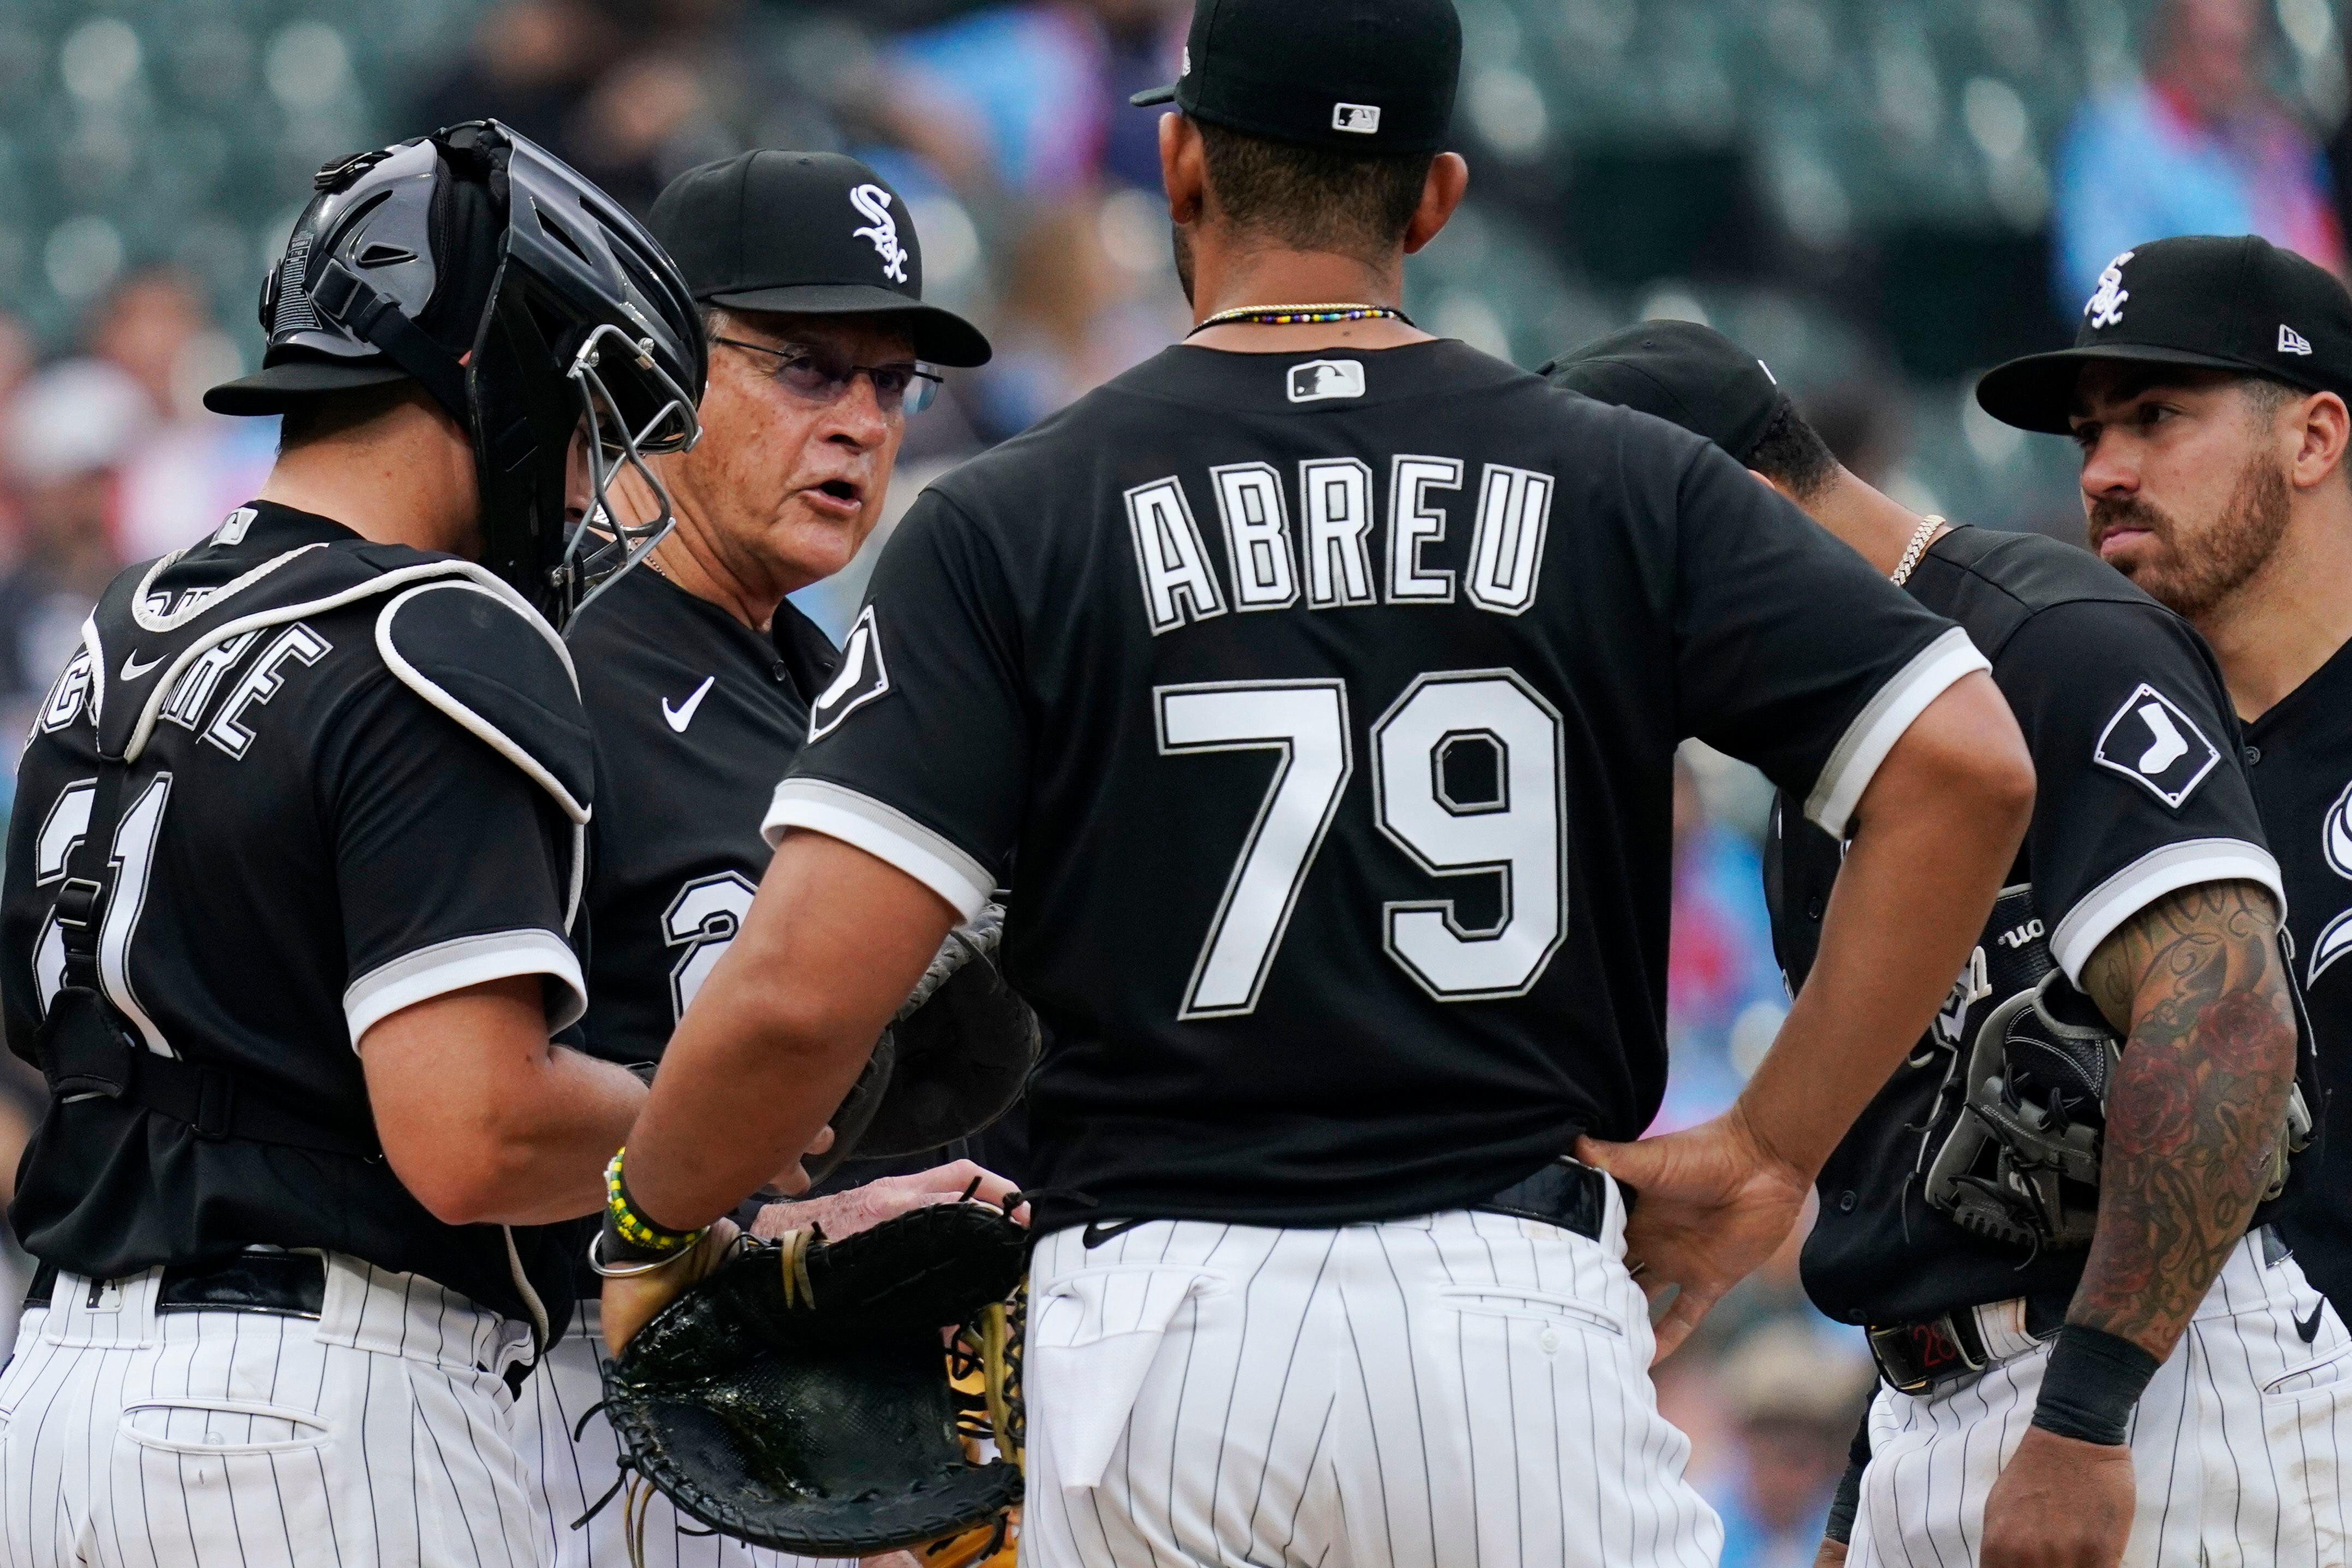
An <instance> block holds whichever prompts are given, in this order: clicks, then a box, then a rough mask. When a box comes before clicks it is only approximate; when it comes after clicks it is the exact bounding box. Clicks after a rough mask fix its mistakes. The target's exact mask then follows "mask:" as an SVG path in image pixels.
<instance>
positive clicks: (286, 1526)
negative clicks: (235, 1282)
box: [0, 1255, 548, 1568]
mask: <svg viewBox="0 0 2352 1568" xmlns="http://www.w3.org/2000/svg"><path fill="white" fill-rule="evenodd" d="M161 1274H162V1270H148V1271H147V1272H146V1273H144V1274H139V1275H134V1276H131V1278H128V1279H125V1280H121V1281H112V1282H110V1283H109V1284H106V1285H103V1286H101V1287H100V1289H99V1290H98V1291H96V1292H93V1291H91V1288H90V1284H89V1281H86V1280H82V1279H79V1278H77V1277H75V1276H73V1275H66V1276H64V1277H62V1278H61V1279H59V1281H58V1287H57V1290H56V1291H55V1292H54V1293H53V1294H52V1295H51V1297H50V1305H49V1306H48V1307H47V1309H46V1310H38V1309H37V1310H34V1311H30V1312H26V1314H25V1319H24V1322H23V1323H22V1325H21V1326H20V1327H19V1329H18V1331H17V1335H16V1354H15V1355H14V1356H13V1357H12V1358H11V1360H10V1361H9V1363H8V1365H7V1369H6V1371H5V1373H0V1568H294V1565H296V1564H300V1565H301V1568H320V1565H321V1564H326V1565H331V1568H545V1564H546V1563H547V1562H548V1559H546V1558H545V1557H544V1556H542V1555H541V1552H542V1546H543V1542H544V1532H543V1531H541V1530H539V1529H538V1528H536V1525H535V1522H534V1519H533V1515H532V1511H531V1505H530V1495H529V1493H528V1492H527V1491H526V1490H525V1489H524V1484H523V1481H524V1478H523V1471H522V1466H521V1463H520V1460H519V1459H518V1458H517V1457H516V1455H515V1451H514V1448H513V1445H512V1441H511V1427H512V1421H513V1407H512V1403H511V1401H510V1400H509V1397H508V1394H507V1387H506V1384H505V1382H504V1381H503V1380H502V1379H501V1378H500V1376H499V1369H500V1368H503V1367H505V1366H506V1365H507V1364H509V1363H510V1362H512V1361H513V1360H515V1359H517V1358H519V1357H522V1356H527V1355H528V1354H530V1330H529V1328H528V1327H527V1326H525V1325H523V1324H520V1323H517V1322H511V1321H509V1320H508V1319H505V1318H502V1317H499V1316H498V1315H497V1314H495V1313H492V1312H485V1311H484V1310H482V1309H481V1308H479V1307H477V1306H475V1305H474V1304H473V1303H472V1302H471V1301H468V1300H467V1299H466V1298H465V1297H463V1296H460V1295H458V1294H457V1293H456V1292H455V1291H445V1290H444V1289H442V1288H441V1287H440V1286H438V1285H436V1284H434V1283H433V1282H431V1281H427V1280H425V1279H422V1278H419V1277H418V1276H416V1275H414V1274H394V1273H392V1272H389V1271H387V1270H379V1269H375V1268H373V1267H372V1266H371V1265H369V1264H366V1263H362V1262H359V1261H357V1260H352V1259H347V1258H343V1257H341V1256H334V1255H331V1256H330V1257H329V1259H328V1262H327V1290H326V1300H325V1303H324V1309H323V1311H322V1312H320V1317H319V1319H318V1321H317V1322H312V1321H310V1319H307V1318H292V1317H280V1316H276V1315H273V1314H268V1313H263V1312H161V1313H159V1312H155V1311H154V1301H155V1293H156V1288H157V1284H158V1282H159V1280H160V1278H161ZM93 1297H94V1300H93Z"/></svg>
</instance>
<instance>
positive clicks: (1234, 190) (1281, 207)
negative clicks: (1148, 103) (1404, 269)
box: [1192, 120, 1437, 260]
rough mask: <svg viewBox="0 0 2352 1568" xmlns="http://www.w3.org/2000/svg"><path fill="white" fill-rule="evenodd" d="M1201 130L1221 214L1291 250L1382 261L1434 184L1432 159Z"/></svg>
mask: <svg viewBox="0 0 2352 1568" xmlns="http://www.w3.org/2000/svg"><path fill="white" fill-rule="evenodd" d="M1192 123H1193V124H1195V125H1197V126H1199V127H1200V130H1201V144H1202V152H1204V153H1205V155H1206V157H1207V160H1208V165H1209V189H1210V190H1211V192H1213V200H1214V202H1215V204H1216V206H1217V209H1218V211H1219V212H1221V213H1222V214H1223V215H1224V217H1225V219H1226V220H1227V221H1228V222H1230V223H1231V224H1233V225H1234V226H1235V227H1236V228H1242V229H1249V230H1254V231H1255V232H1257V233H1260V234H1264V235H1270V236H1272V237H1273V238H1275V239H1276V240H1279V241H1281V242H1282V243H1283V244H1284V245H1285V246H1289V247H1290V248H1292V249H1294V250H1323V251H1334V252H1337V253H1339V255H1342V256H1355V257H1358V258H1360V259H1363V260H1384V259H1386V257H1387V256H1388V254H1389V253H1390V251H1391V250H1392V249H1393V248H1394V247H1395V246H1396V245H1397V243H1398V242H1399V241H1400V240H1402V238H1403V237H1404V231H1405V225H1407V224H1409V223H1411V222H1412V214H1413V209H1414V208H1416V207H1418V206H1419V205H1420V204H1421V193H1422V188H1423V186H1424V185H1426V184H1427V183H1428V182H1429V166H1430V164H1431V163H1432V162H1434V161H1435V160H1436V157H1437V155H1436V154H1435V153H1433V152H1401V153H1396V152H1392V153H1379V154H1374V155H1372V156H1370V157H1361V156H1358V155H1355V154H1352V153H1346V152H1328V151H1327V150H1325V149H1323V148H1320V147H1302V146H1298V145H1297V144H1295V143H1292V142H1288V141H1269V140H1267V139H1266V138H1265V137H1262V136H1252V135H1250V134H1248V133H1247V132H1246V131H1235V130H1234V129H1233V128H1232V127H1230V126H1224V125H1213V124H1210V123H1209V122H1208V121H1206V120H1194V121H1193V122H1192Z"/></svg>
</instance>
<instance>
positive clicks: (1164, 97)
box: [1127, 81, 1176, 109]
mask: <svg viewBox="0 0 2352 1568" xmlns="http://www.w3.org/2000/svg"><path fill="white" fill-rule="evenodd" d="M1127 101H1128V104H1129V107H1131V108H1135V109H1150V107H1151V106H1152V105H1153V104H1156V103H1173V102H1175V101H1176V84H1175V83H1174V82H1172V81H1171V82H1170V83H1169V84H1168V85H1167V86H1166V87H1153V88H1146V89H1143V90H1142V91H1141V92H1139V93H1137V94H1136V95H1135V96H1134V97H1132V98H1130V99H1128V100H1127Z"/></svg>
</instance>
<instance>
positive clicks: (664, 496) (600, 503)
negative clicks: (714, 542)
mask: <svg viewBox="0 0 2352 1568" xmlns="http://www.w3.org/2000/svg"><path fill="white" fill-rule="evenodd" d="M608 353H617V354H622V355H625V356H626V357H627V359H628V360H629V361H630V362H631V363H632V364H633V366H634V367H635V370H636V371H638V372H639V373H641V374H645V375H648V376H650V377H652V378H653V380H654V382H655V383H656V385H658V386H659V387H660V389H661V391H662V393H663V395H664V396H665V397H666V398H667V402H664V403H663V404H662V406H661V407H660V408H659V409H657V410H656V411H655V413H654V415H653V417H652V418H650V419H648V420H647V421H646V423H645V426H644V428H643V429H640V430H634V431H633V430H631V429H630V428H629V422H628V419H627V416H626V415H625V413H623V412H622V410H621V405H620V402H619V401H618V400H617V399H616V398H614V395H613V392H612V389H611V388H610V387H608V386H606V385H605V383H604V377H603V375H602V374H600V373H599V371H598V367H599V366H600V365H601V364H602V363H603V361H604V355H606V354H608ZM565 373H566V375H567V376H568V377H569V379H570V380H571V382H572V390H573V391H574V392H575V393H576V394H577V395H578V397H579V399H580V407H581V411H582V413H583V416H584V417H585V421H586V434H587V444H588V483H589V501H588V509H587V511H586V513H585V514H584V515H583V517H581V519H580V521H579V522H577V523H574V524H572V528H571V532H570V537H569V538H567V539H566V540H565V543H564V550H563V561H562V565H560V566H558V567H557V568H556V569H555V576H556V588H557V591H558V599H559V601H572V596H573V594H575V593H577V594H579V598H578V599H577V601H576V602H572V609H571V612H570V613H569V614H568V615H567V616H566V617H565V619H564V622H563V625H564V627H565V628H567V629H568V628H569V627H570V626H571V625H572V624H573V623H574V622H576V620H577V619H578V616H579V614H580V612H582V611H583V610H585V609H587V608H588V606H589V605H591V604H593V603H594V602H595V601H596V599H597V597H598V596H599V595H601V594H602V593H604V591H605V590H606V589H608V588H610V587H612V586H613V585H614V583H616V582H618V581H620V580H621V579H622V578H623V577H625V576H626V575H627V574H628V573H629V572H630V571H631V570H634V569H635V567H636V566H637V565H638V563H639V562H641V561H643V560H644V559H646V557H647V556H649V555H651V554H652V553H653V551H654V547H655V546H656V545H658V544H660V543H661V541H662V540H663V539H665V538H667V537H668V536H669V531H670V530H671V529H672V528H676V527H677V513H676V512H675V511H674V510H673V509H672V507H671V505H670V498H669V491H668V489H667V486H664V485H663V484H662V482H661V479H660V478H659V477H658V476H656V474H655V473H654V471H653V466H652V465H650V464H649V463H647V462H646V448H647V447H650V446H654V445H655V444H656V443H659V447H658V449H659V450H662V451H668V452H690V451H692V450H693V449H694V446H695V444H696V443H697V442H698V441H700V440H701V439H702V423H701V421H700V419H699V418H698V416H697V414H696V413H695V403H694V399H693V398H692V397H691V396H689V395H688V393H687V392H686V389H684V388H683V387H681V386H679V385H678V384H677V381H676V380H674V379H673V378H672V377H671V376H670V374H669V372H667V371H665V370H663V369H662V367H661V365H660V363H659V362H658V361H656V360H655V358H654V355H653V348H652V344H651V343H649V342H636V341H632V340H630V338H629V335H628V334H627V333H626V332H624V331H623V330H622V329H620V328H618V327H614V326H612V325H609V324H607V325H604V326H600V327H598V328H597V329H595V330H594V331H593V332H591V333H589V334H588V340H587V341H586V342H584V343H583V344H581V345H580V350H579V352H578V353H576V354H574V355H573V356H572V367H571V369H570V370H569V371H566V372H565ZM624 467H626V468H628V469H630V470H631V471H633V472H634V473H635V475H636V476H637V477H638V478H639V479H640V480H642V481H643V482H644V484H645V486H646V489H647V490H648V491H650V492H651V493H652V496H653V497H654V504H655V513H654V516H653V517H652V519H651V520H649V521H646V522H641V523H628V522H623V521H622V520H621V517H622V514H621V513H620V512H619V511H618V510H617V509H616V508H615V507H614V500H613V496H612V493H611V492H612V486H613V482H614V480H615V479H617V478H618V477H619V476H620V474H621V470H622V469H623V468H624ZM582 590H585V591H584V592H582Z"/></svg>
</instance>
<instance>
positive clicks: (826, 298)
mask: <svg viewBox="0 0 2352 1568" xmlns="http://www.w3.org/2000/svg"><path fill="white" fill-rule="evenodd" d="M648 226H649V227H651V228H652V230H653V232H654V237H655V238H656V239H658V240H659V241H661V243H662V246H663V247H664V248H665V249H667V251H668V252H669V253H670V255H671V256H673V257H675V258H676V259H677V265H678V267H680V268H681V269H682V270H683V271H684V272H685V274H686V282H687V287H688V288H690V289H691V290H693V293H694V297H695V298H697V299H698V300H701V301H702V302H704V303H705V304H709V305H718V306H722V307H724V308H728V309H730V310H772V311H780V312H789V313H791V314H793V315H797V316H852V315H857V316H899V317H903V318H905V325H906V327H907V328H908V330H909V332H911V333H912V334H913V337H914V340H915V354H916V357H917V358H919V359H922V360H928V361H930V362H931V363H933V364H938V365H984V364H986V363H988V360H989V355H990V352H991V350H990V349H989V346H988V340H987V339H986V338H984V337H982V335H981V332H980V329H978V328H976V327H974V326H973V325H972V324H971V322H969V321H967V320H965V319H963V318H962V317H961V316H958V315H957V314H955V312H953V311H951V310H943V309H941V308H940V307H938V306H936V305H926V304H924V303H923V247H922V243H921V241H920V240H919V239H918V238H917V237H916V235H915V218H914V214H912V213H910V212H908V210H907V204H906V203H905V202H904V201H903V200H901V199H900V198H899V195H898V192H897V191H895V190H893V189H891V187H890V183H889V182H888V181H887V180H885V179H883V178H882V176H881V175H879V174H877V173H876V172H874V171H873V170H872V169H870V168H868V167H866V165H865V164H863V163H861V162H858V161H857V160H856V159H855V158H845V157H844V156H842V155H841V154H840V153H838V152H774V151H772V150H770V149H765V148H762V149H760V150H758V151H755V152H740V153H738V154H736V155H735V156H734V157H732V158H727V159H722V160H720V161H719V162H716V163H705V164H703V165H701V166H700V167H699V168H695V169H688V171H687V172H685V173H683V174H680V175H679V176H678V177H677V179H675V180H672V181H671V182H670V183H669V185H668V187H667V189H666V190H664V191H663V192H662V193H661V195H660V197H659V199H657V200H656V202H655V203H654V210H653V216H652V218H651V220H650V222H649V225H648Z"/></svg>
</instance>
